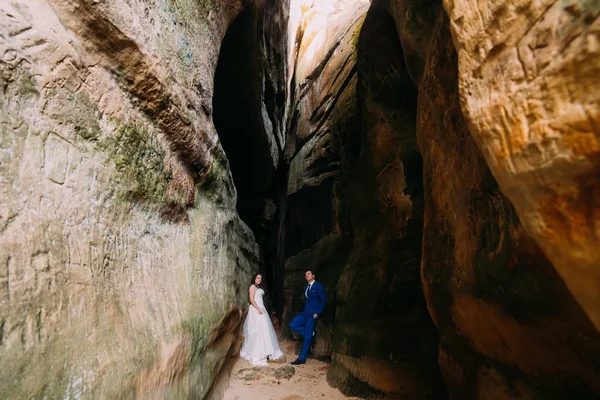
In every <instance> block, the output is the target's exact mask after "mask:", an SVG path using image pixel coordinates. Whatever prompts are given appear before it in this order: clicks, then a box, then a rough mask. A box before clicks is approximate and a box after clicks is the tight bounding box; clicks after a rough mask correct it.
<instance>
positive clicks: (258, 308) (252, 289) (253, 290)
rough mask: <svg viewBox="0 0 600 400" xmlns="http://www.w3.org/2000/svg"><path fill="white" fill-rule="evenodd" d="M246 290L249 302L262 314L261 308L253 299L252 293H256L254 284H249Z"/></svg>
mask: <svg viewBox="0 0 600 400" xmlns="http://www.w3.org/2000/svg"><path fill="white" fill-rule="evenodd" d="M248 292H249V294H248V297H249V298H250V304H252V305H253V306H254V308H256V310H257V311H258V313H259V314H262V313H263V310H261V308H260V307H259V306H257V305H256V302H255V301H254V295H255V294H256V286H254V285H252V286H250V289H249V291H248Z"/></svg>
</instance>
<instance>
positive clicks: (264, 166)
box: [213, 7, 275, 235]
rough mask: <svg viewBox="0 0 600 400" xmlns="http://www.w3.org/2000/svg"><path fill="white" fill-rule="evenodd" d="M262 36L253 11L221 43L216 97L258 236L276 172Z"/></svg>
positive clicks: (219, 125) (220, 128) (241, 197)
mask: <svg viewBox="0 0 600 400" xmlns="http://www.w3.org/2000/svg"><path fill="white" fill-rule="evenodd" d="M258 34H259V30H258V28H257V10H256V9H254V8H253V7H247V8H246V9H245V10H244V11H242V12H241V13H240V15H239V16H238V17H237V18H236V20H235V21H234V22H233V23H232V24H231V26H230V27H229V29H228V30H227V34H226V35H225V39H224V40H223V43H222V45H221V52H220V54H219V61H218V63H217V69H216V73H215V88H214V96H213V110H214V114H213V121H214V124H215V127H216V129H217V133H218V135H219V140H220V141H221V145H222V146H223V150H224V151H225V154H226V156H227V159H228V160H229V165H230V168H231V173H232V175H233V181H234V183H235V187H236V189H237V195H238V197H237V210H238V213H239V215H240V217H241V219H242V220H243V221H244V222H245V223H246V224H247V225H248V226H249V227H250V228H251V229H252V230H253V231H254V233H255V235H257V230H258V229H259V225H260V222H261V219H262V217H263V213H264V205H265V199H266V198H267V196H268V194H269V193H268V192H269V190H271V187H272V183H273V179H274V174H275V167H274V166H273V161H272V159H273V158H272V155H271V144H270V143H269V140H268V136H267V135H268V134H267V132H266V130H265V126H264V122H263V118H262V90H263V78H264V68H263V60H262V58H261V56H260V54H261V52H260V42H259V37H258ZM274 96H275V94H271V96H268V97H269V98H272V97H274Z"/></svg>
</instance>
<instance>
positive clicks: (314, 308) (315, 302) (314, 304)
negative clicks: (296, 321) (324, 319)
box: [302, 281, 326, 317]
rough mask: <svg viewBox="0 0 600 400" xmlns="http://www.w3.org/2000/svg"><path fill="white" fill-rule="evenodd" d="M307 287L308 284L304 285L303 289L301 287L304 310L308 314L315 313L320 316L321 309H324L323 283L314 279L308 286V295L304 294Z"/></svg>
mask: <svg viewBox="0 0 600 400" xmlns="http://www.w3.org/2000/svg"><path fill="white" fill-rule="evenodd" d="M307 287H308V285H306V286H304V289H302V297H304V298H305V299H306V300H305V301H304V311H306V312H307V313H308V314H310V315H313V314H317V315H318V316H319V317H320V316H321V314H322V313H323V310H325V301H326V296H325V289H323V285H321V284H320V283H319V282H317V281H314V282H313V284H312V286H311V287H310V291H309V293H308V296H306V295H305V293H306V288H307Z"/></svg>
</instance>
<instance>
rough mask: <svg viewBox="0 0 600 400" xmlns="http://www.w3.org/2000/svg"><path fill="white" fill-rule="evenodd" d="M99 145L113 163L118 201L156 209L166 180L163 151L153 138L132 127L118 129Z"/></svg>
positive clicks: (123, 126) (161, 197) (127, 125)
mask: <svg viewBox="0 0 600 400" xmlns="http://www.w3.org/2000/svg"><path fill="white" fill-rule="evenodd" d="M99 146H100V147H101V148H102V149H103V150H105V151H106V152H107V153H108V155H109V157H110V159H111V160H112V161H114V163H115V168H116V171H117V178H118V180H119V183H118V185H117V195H118V197H119V198H120V199H122V200H128V201H135V202H139V203H145V204H148V205H154V206H160V205H162V204H163V202H164V198H165V194H166V190H167V184H168V181H169V179H170V176H169V174H168V173H166V172H165V168H164V160H163V158H164V152H163V150H162V148H161V146H160V144H159V143H158V141H157V139H156V137H155V136H154V135H150V134H148V132H146V131H145V130H144V129H143V128H142V127H140V126H139V125H135V124H125V125H122V126H120V127H119V128H118V129H117V130H116V131H115V132H114V134H113V135H112V136H110V137H108V138H106V139H103V140H102V142H101V143H99Z"/></svg>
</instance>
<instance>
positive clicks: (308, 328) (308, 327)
mask: <svg viewBox="0 0 600 400" xmlns="http://www.w3.org/2000/svg"><path fill="white" fill-rule="evenodd" d="M316 322H317V320H316V319H314V318H313V316H312V315H309V314H308V313H307V312H306V311H302V312H301V313H300V314H298V315H296V317H294V319H293V320H292V322H290V329H291V330H292V332H296V333H297V334H298V335H300V336H304V343H303V344H302V351H301V352H300V355H299V356H298V358H299V359H301V360H304V361H306V357H308V351H309V350H310V342H311V341H312V338H313V331H314V330H315V323H316Z"/></svg>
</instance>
